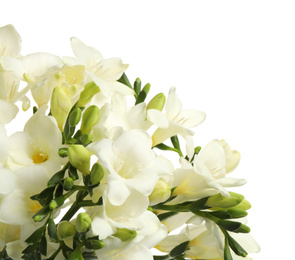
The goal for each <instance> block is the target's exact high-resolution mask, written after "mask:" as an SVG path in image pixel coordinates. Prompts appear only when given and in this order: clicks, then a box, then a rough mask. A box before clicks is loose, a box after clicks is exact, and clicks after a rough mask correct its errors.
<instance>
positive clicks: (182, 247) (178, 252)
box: [169, 241, 189, 257]
mask: <svg viewBox="0 0 295 260" xmlns="http://www.w3.org/2000/svg"><path fill="white" fill-rule="evenodd" d="M188 244H189V241H185V242H183V243H181V244H179V245H178V246H176V247H174V248H173V249H172V250H171V252H170V254H169V255H170V256H171V257H177V256H181V255H183V254H184V252H185V250H186V249H187V247H188Z"/></svg>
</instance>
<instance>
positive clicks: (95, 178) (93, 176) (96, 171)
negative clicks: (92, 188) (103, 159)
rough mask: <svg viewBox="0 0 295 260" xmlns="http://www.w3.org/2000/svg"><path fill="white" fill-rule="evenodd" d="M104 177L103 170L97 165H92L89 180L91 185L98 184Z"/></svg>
mask: <svg viewBox="0 0 295 260" xmlns="http://www.w3.org/2000/svg"><path fill="white" fill-rule="evenodd" d="M103 176H104V169H103V167H102V166H101V165H100V164H99V163H95V164H93V166H92V168H91V171H90V180H91V183H92V184H93V185H95V184H98V183H99V182H100V181H101V179H102V178H103Z"/></svg>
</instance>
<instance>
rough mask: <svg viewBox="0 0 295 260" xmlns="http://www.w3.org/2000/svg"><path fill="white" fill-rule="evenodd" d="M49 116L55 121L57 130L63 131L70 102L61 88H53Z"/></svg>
mask: <svg viewBox="0 0 295 260" xmlns="http://www.w3.org/2000/svg"><path fill="white" fill-rule="evenodd" d="M50 105H51V107H50V109H51V114H52V116H53V117H54V118H55V119H56V122H57V125H58V128H59V129H60V130H61V131H63V127H64V124H65V121H66V118H67V116H68V113H69V111H70V109H71V106H72V102H71V99H70V98H69V97H68V96H67V94H66V92H65V90H64V89H63V88H62V87H55V88H54V90H53V92H52V96H51V103H50Z"/></svg>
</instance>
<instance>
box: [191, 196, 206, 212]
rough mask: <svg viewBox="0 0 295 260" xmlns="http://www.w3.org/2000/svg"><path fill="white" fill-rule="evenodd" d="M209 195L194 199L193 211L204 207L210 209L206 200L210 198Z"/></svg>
mask: <svg viewBox="0 0 295 260" xmlns="http://www.w3.org/2000/svg"><path fill="white" fill-rule="evenodd" d="M208 198H209V197H205V198H202V199H199V200H197V201H194V202H193V203H192V204H191V205H190V211H191V212H193V213H194V212H196V211H199V210H202V209H208V208H209V207H207V206H206V202H207V200H208Z"/></svg>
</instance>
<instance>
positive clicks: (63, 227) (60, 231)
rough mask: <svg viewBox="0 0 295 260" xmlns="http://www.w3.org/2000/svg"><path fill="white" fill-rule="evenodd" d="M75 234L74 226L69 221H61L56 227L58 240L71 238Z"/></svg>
mask: <svg viewBox="0 0 295 260" xmlns="http://www.w3.org/2000/svg"><path fill="white" fill-rule="evenodd" d="M75 234H76V228H75V225H73V224H72V223H71V222H69V221H62V222H60V223H59V224H58V226H57V236H58V239H59V240H65V239H68V238H72V237H73V236H74V235H75Z"/></svg>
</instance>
